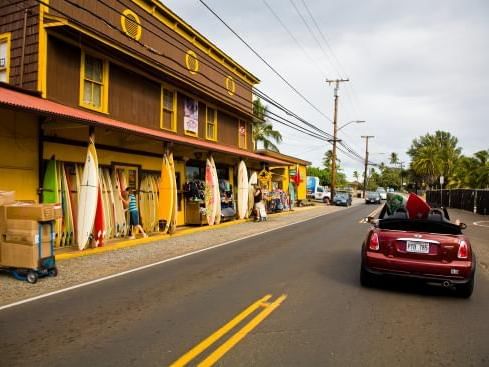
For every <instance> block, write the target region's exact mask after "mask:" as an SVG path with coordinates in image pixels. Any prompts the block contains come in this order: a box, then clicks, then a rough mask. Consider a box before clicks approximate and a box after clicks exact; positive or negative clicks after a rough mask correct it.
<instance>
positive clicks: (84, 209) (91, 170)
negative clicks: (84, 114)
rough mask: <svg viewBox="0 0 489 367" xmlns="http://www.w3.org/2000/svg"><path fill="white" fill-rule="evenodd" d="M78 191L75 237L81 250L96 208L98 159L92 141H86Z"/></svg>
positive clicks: (85, 242) (87, 236) (91, 225)
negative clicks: (86, 147)
mask: <svg viewBox="0 0 489 367" xmlns="http://www.w3.org/2000/svg"><path fill="white" fill-rule="evenodd" d="M79 192H80V193H79V200H78V215H77V220H78V223H77V236H76V238H77V242H78V248H79V249H80V250H83V249H84V248H85V247H86V246H87V244H88V241H89V239H90V235H91V233H92V229H93V223H94V221H95V213H96V210H97V195H98V159H97V151H96V150H95V145H94V144H93V142H92V141H90V142H89V143H88V149H87V157H86V159H85V165H84V167H83V174H82V176H81V180H80V190H79Z"/></svg>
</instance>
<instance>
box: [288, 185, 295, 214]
mask: <svg viewBox="0 0 489 367" xmlns="http://www.w3.org/2000/svg"><path fill="white" fill-rule="evenodd" d="M289 200H290V209H293V208H294V206H295V186H294V184H293V183H292V182H289Z"/></svg>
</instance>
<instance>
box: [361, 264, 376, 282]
mask: <svg viewBox="0 0 489 367" xmlns="http://www.w3.org/2000/svg"><path fill="white" fill-rule="evenodd" d="M360 284H361V285H362V287H365V288H371V287H373V286H374V284H375V279H374V275H372V274H370V273H369V272H368V271H366V270H365V268H364V266H363V265H362V266H361V268H360Z"/></svg>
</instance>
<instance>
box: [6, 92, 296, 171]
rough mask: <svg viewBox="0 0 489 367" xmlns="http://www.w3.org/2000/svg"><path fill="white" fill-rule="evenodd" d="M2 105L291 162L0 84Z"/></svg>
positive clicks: (262, 159)
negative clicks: (135, 122)
mask: <svg viewBox="0 0 489 367" xmlns="http://www.w3.org/2000/svg"><path fill="white" fill-rule="evenodd" d="M0 106H6V107H9V108H11V109H17V110H22V111H28V112H34V113H39V114H41V115H44V116H54V117H58V118H62V119H64V120H69V121H73V122H79V123H84V124H89V125H95V126H97V125H98V126H105V127H111V128H115V129H120V130H124V131H127V132H131V133H134V134H136V135H141V136H146V137H150V138H153V139H157V140H161V141H168V142H173V143H177V144H184V145H190V146H194V147H198V148H201V149H206V150H209V151H212V152H220V153H225V154H230V155H234V156H236V157H241V158H249V159H253V160H255V161H259V162H266V163H271V164H276V165H284V166H287V165H289V163H288V162H286V161H283V160H280V159H276V158H272V157H267V156H264V155H260V154H256V153H253V152H249V151H246V150H242V149H238V148H234V147H231V146H226V145H221V144H217V143H213V142H209V141H202V140H197V139H195V138H190V137H186V136H180V135H176V134H172V133H169V132H165V131H157V130H153V129H149V128H146V127H142V126H138V125H134V124H130V123H127V122H122V121H117V120H114V119H111V118H109V117H106V116H102V115H99V114H96V113H93V112H89V111H84V110H81V109H77V108H73V107H69V106H65V105H62V104H60V103H57V102H53V101H50V100H47V99H43V98H40V97H37V96H33V95H30V94H27V93H22V92H20V91H17V90H13V89H9V88H5V87H3V86H1V85H0Z"/></svg>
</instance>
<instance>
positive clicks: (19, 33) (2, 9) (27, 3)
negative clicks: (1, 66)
mask: <svg viewBox="0 0 489 367" xmlns="http://www.w3.org/2000/svg"><path fill="white" fill-rule="evenodd" d="M24 9H29V13H28V17H27V29H26V43H25V51H24V75H23V87H24V88H26V89H31V90H36V89H37V62H38V61H37V55H38V33H39V5H38V3H37V2H36V1H35V0H20V1H19V0H12V1H10V2H7V4H5V2H1V5H0V34H1V33H7V32H10V33H11V44H10V78H9V83H10V84H12V85H16V86H20V71H21V70H20V69H21V67H20V63H21V59H22V39H23V28H24Z"/></svg>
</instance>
